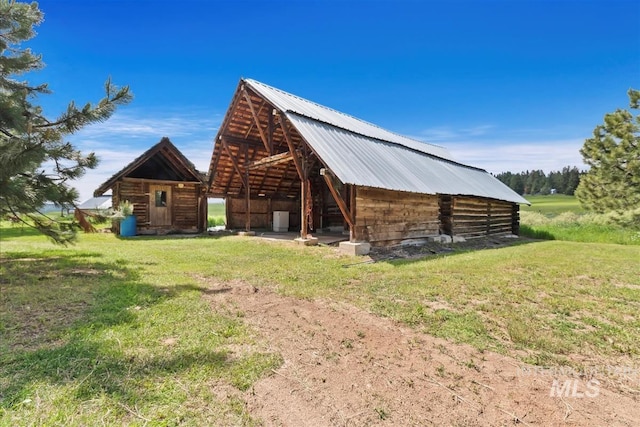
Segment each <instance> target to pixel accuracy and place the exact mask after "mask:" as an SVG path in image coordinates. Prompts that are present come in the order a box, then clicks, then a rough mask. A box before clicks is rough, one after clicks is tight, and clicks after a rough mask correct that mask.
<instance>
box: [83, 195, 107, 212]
mask: <svg viewBox="0 0 640 427" xmlns="http://www.w3.org/2000/svg"><path fill="white" fill-rule="evenodd" d="M111 202H112V198H111V196H97V197H91V198H89V199H87V200H85V201H84V202H82V203H80V204H79V205H78V206H76V207H77V208H78V209H82V210H92V209H97V210H100V209H109V208H110V207H111Z"/></svg>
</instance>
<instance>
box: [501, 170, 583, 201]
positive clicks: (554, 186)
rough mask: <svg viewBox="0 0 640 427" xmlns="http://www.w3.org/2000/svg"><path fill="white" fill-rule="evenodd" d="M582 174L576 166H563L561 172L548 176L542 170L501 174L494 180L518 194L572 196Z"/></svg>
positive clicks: (553, 172) (551, 173)
mask: <svg viewBox="0 0 640 427" xmlns="http://www.w3.org/2000/svg"><path fill="white" fill-rule="evenodd" d="M584 174H585V172H584V171H580V170H579V169H578V168H577V167H576V166H565V167H563V168H562V170H561V171H552V172H549V174H545V173H544V171H542V170H532V171H524V172H519V173H512V172H502V173H500V174H498V175H496V178H498V179H499V180H500V181H502V182H503V183H504V184H506V185H508V186H509V188H511V189H512V190H513V191H515V192H516V193H518V194H553V193H557V194H567V195H570V196H572V195H573V194H574V193H575V191H576V188H578V184H580V178H581V177H582V175H584Z"/></svg>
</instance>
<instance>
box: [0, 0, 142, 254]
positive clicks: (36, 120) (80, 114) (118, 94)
mask: <svg viewBox="0 0 640 427" xmlns="http://www.w3.org/2000/svg"><path fill="white" fill-rule="evenodd" d="M42 19H43V14H42V12H41V11H40V10H39V8H38V4H37V3H35V2H33V3H30V4H27V3H19V2H16V1H15V0H0V217H6V216H12V217H14V218H19V219H20V220H22V221H24V222H25V223H27V224H29V225H32V226H34V227H35V228H37V229H38V230H40V231H41V232H42V233H44V234H45V235H47V236H49V237H50V238H52V239H53V240H54V241H55V242H57V243H67V242H70V241H72V240H73V238H74V237H75V225H74V224H70V223H65V222H57V221H52V220H51V219H50V218H47V217H45V216H43V215H41V214H40V213H39V212H38V210H39V209H40V208H41V207H42V206H43V205H44V203H45V202H46V201H50V202H54V203H55V204H56V205H57V206H60V207H72V206H74V205H75V201H76V199H77V197H78V193H77V191H76V190H75V189H74V188H72V187H70V186H69V182H70V181H72V180H74V179H77V178H79V177H80V176H82V175H83V174H84V173H85V171H86V169H92V168H95V167H96V166H97V163H98V159H97V158H96V156H95V154H94V153H89V154H86V155H85V154H83V153H81V152H80V151H78V150H77V149H76V148H75V147H74V146H73V145H72V144H71V143H69V142H67V141H65V137H66V136H68V135H71V134H73V133H74V132H76V131H78V130H79V129H80V128H82V127H84V126H86V125H89V124H92V123H96V122H101V121H104V120H106V119H108V118H109V117H110V116H111V115H112V114H113V112H114V111H115V109H116V107H117V106H118V105H122V104H126V103H128V102H129V101H130V100H131V99H132V95H131V93H130V92H129V88H128V87H123V88H117V87H115V86H114V85H112V84H111V81H110V80H108V81H107V82H106V85H105V91H106V95H105V97H104V98H103V99H102V100H100V101H99V102H98V103H97V104H96V105H91V104H90V103H87V104H86V105H84V106H83V107H81V108H78V107H77V106H76V105H75V103H74V102H73V101H72V102H71V103H70V104H69V105H68V106H67V108H66V111H64V112H63V113H62V114H60V115H59V116H58V117H57V118H55V119H53V120H50V119H48V118H47V117H45V116H44V114H43V112H42V108H41V107H40V106H38V105H37V104H36V103H35V101H36V98H37V96H38V95H44V94H47V93H49V89H48V87H47V85H46V84H41V85H31V84H30V83H29V82H27V81H23V80H19V77H20V76H21V75H24V74H26V73H30V72H33V71H37V70H39V69H41V68H42V67H43V63H42V58H41V56H40V55H35V54H33V53H32V52H31V50H30V49H28V48H26V49H25V48H21V43H22V42H24V41H27V40H29V39H31V38H32V37H34V35H35V32H34V27H35V26H37V25H39V24H40V23H41V22H42Z"/></svg>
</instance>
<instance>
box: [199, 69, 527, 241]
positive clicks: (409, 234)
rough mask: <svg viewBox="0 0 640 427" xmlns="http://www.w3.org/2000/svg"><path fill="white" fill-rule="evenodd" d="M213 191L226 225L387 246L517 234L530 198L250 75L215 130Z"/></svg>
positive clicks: (423, 146) (439, 152)
mask: <svg viewBox="0 0 640 427" xmlns="http://www.w3.org/2000/svg"><path fill="white" fill-rule="evenodd" d="M208 176H209V180H208V186H209V190H208V191H209V192H210V194H211V195H212V196H214V197H224V198H226V200H227V205H226V206H227V226H228V227H230V228H245V229H246V230H250V229H251V228H266V229H269V228H273V229H275V228H276V227H275V226H274V218H276V216H275V215H274V213H277V214H281V213H282V212H288V215H289V221H288V225H289V230H290V231H294V230H299V231H300V235H301V237H302V238H303V239H304V238H307V237H308V236H309V234H310V233H312V232H316V231H317V230H343V229H344V230H345V231H347V232H348V234H349V239H350V241H351V242H369V243H370V244H371V245H373V246H389V245H395V244H399V243H405V242H411V241H414V240H416V239H418V240H421V239H426V238H430V237H434V236H441V235H449V236H461V237H464V238H473V237H482V236H487V235H494V234H503V235H504V234H518V231H519V204H521V203H525V204H528V203H529V202H528V201H527V200H525V199H524V198H522V197H521V196H520V195H518V194H517V193H515V192H514V191H512V190H511V189H510V188H509V187H507V186H506V185H504V184H503V183H501V182H500V181H499V180H497V179H496V178H495V177H493V176H492V175H491V174H489V173H488V172H487V171H485V170H483V169H480V168H476V167H473V166H469V165H465V164H462V163H460V162H458V161H456V160H455V159H454V158H453V157H452V156H451V154H450V153H449V151H448V150H447V149H446V148H444V147H441V146H438V145H433V144H428V143H424V142H421V141H416V140H414V139H411V138H407V137H404V136H402V135H398V134H396V133H393V132H390V131H387V130H385V129H382V128H380V127H378V126H376V125H373V124H371V123H368V122H365V121H363V120H360V119H357V118H355V117H353V116H349V115H347V114H344V113H341V112H339V111H336V110H333V109H331V108H327V107H324V106H322V105H319V104H316V103H314V102H311V101H308V100H306V99H303V98H300V97H298V96H296V95H293V94H290V93H287V92H284V91H282V90H280V89H277V88H274V87H271V86H268V85H265V84H263V83H260V82H257V81H255V80H251V79H241V80H240V82H239V84H238V87H237V89H236V91H235V94H234V96H233V99H232V101H231V105H230V107H229V109H228V111H227V113H226V115H225V118H224V120H223V122H222V124H221V126H220V128H219V130H218V134H217V136H216V140H215V145H214V151H213V154H212V157H211V163H210V166H209V174H208Z"/></svg>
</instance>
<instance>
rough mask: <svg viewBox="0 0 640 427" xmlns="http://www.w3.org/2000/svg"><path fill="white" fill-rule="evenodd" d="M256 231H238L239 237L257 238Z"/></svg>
mask: <svg viewBox="0 0 640 427" xmlns="http://www.w3.org/2000/svg"><path fill="white" fill-rule="evenodd" d="M255 235H256V232H255V231H238V236H255Z"/></svg>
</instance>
